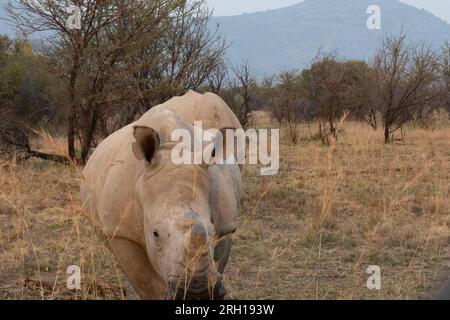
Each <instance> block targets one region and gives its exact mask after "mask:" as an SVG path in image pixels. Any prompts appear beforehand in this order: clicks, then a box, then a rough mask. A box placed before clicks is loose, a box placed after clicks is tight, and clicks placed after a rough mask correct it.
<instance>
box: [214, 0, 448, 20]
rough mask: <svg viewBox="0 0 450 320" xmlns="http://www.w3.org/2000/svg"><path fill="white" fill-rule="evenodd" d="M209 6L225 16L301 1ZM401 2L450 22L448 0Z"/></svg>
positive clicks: (237, 0)
mask: <svg viewBox="0 0 450 320" xmlns="http://www.w3.org/2000/svg"><path fill="white" fill-rule="evenodd" d="M207 1H208V3H209V5H210V7H211V8H214V15H216V16H227V15H235V14H241V13H244V12H246V13H250V12H256V11H265V10H267V9H275V8H281V7H287V6H290V5H292V4H296V3H299V2H302V0H207ZM400 1H401V2H404V3H407V4H410V5H413V6H415V7H418V8H424V9H426V10H428V11H430V12H432V13H433V14H434V15H436V16H438V17H440V18H442V19H444V20H446V21H447V22H449V23H450V1H449V0H400Z"/></svg>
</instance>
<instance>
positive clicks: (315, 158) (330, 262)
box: [0, 123, 450, 299]
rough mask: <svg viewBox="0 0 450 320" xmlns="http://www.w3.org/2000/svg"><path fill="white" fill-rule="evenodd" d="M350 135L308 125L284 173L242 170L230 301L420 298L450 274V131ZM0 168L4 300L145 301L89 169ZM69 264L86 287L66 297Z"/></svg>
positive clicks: (38, 164)
mask: <svg viewBox="0 0 450 320" xmlns="http://www.w3.org/2000/svg"><path fill="white" fill-rule="evenodd" d="M313 128H314V129H315V127H314V125H313ZM344 128H345V131H344V133H343V136H342V137H341V139H340V140H339V142H338V143H337V144H336V145H334V146H332V147H327V146H324V145H322V143H321V142H320V141H318V140H315V139H312V138H311V137H310V133H309V129H308V127H307V126H306V125H304V126H301V128H300V130H301V136H302V137H303V139H302V140H301V142H300V144H299V145H297V146H294V145H291V144H290V143H289V137H288V136H283V137H282V147H281V169H280V172H279V174H278V175H277V176H274V177H262V176H260V175H259V169H258V168H257V167H251V166H248V167H246V168H245V172H244V176H243V182H244V183H243V186H244V187H243V203H242V212H241V217H240V228H239V230H238V232H237V233H236V234H235V235H234V248H233V251H232V256H231V260H230V262H229V264H228V266H227V270H226V275H225V281H226V285H227V288H228V290H229V294H230V297H231V298H237V299H373V298H380V299H414V298H421V297H424V296H426V292H428V291H429V290H430V288H437V287H438V285H439V283H442V279H444V278H445V277H446V276H447V275H448V274H449V272H450V270H449V269H450V247H449V241H450V194H449V193H450V170H449V169H450V139H449V138H450V128H441V129H435V130H410V131H407V137H406V142H397V143H394V144H392V145H385V144H384V143H383V134H382V132H381V131H378V132H375V131H373V130H372V129H370V128H368V127H367V126H365V125H363V124H358V123H345V124H344ZM282 132H284V131H282ZM61 142H63V141H61ZM40 144H41V145H40V147H41V149H46V148H47V149H48V148H49V145H48V144H47V145H44V144H43V143H42V142H41V143H40ZM0 163H1V165H0V186H1V187H0V299H42V298H44V299H135V298H138V297H137V295H136V294H135V293H134V292H133V290H132V289H131V287H130V286H129V284H128V283H127V280H126V279H125V277H124V276H123V274H122V272H121V271H120V269H119V268H118V266H117V264H116V263H115V260H114V258H113V256H112V255H111V254H110V253H109V251H108V250H107V249H106V247H104V246H103V244H102V243H101V242H100V241H99V240H98V239H97V236H96V234H95V231H94V229H93V228H92V227H91V226H90V224H89V221H88V219H87V218H86V217H85V215H84V214H83V212H82V210H80V203H79V200H78V189H79V183H80V179H81V169H79V168H75V167H69V166H64V165H59V164H55V163H51V162H45V161H40V160H31V161H28V162H26V163H23V164H21V165H13V164H10V163H6V162H3V163H2V162H0ZM70 265H78V266H80V267H81V269H82V274H83V277H82V289H81V290H79V291H70V290H68V289H67V286H66V280H67V274H66V269H67V267H68V266H70ZM369 265H378V266H380V267H381V272H382V289H381V290H379V291H377V290H374V291H371V290H369V289H368V288H367V287H366V281H367V278H368V277H369V275H368V274H367V273H366V270H367V268H368V266H369Z"/></svg>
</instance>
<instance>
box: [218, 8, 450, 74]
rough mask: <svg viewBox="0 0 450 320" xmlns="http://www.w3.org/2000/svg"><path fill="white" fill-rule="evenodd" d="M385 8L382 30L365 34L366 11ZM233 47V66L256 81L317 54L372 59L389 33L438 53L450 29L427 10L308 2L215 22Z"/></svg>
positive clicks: (449, 37)
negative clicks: (246, 67) (245, 66)
mask: <svg viewBox="0 0 450 320" xmlns="http://www.w3.org/2000/svg"><path fill="white" fill-rule="evenodd" d="M369 5H378V6H380V8H381V22H382V30H369V29H368V28H367V23H366V21H367V19H368V17H369V14H367V12H366V11H367V8H368V7H369ZM217 24H219V25H220V32H221V33H222V34H223V35H224V36H225V38H226V39H227V41H228V42H229V43H231V47H230V49H229V59H230V60H231V62H233V63H239V62H241V61H242V60H248V62H249V63H250V65H251V66H252V67H253V68H254V71H255V72H256V73H257V75H258V76H262V75H264V74H267V73H275V72H279V71H280V70H283V69H291V68H303V67H305V66H307V65H308V64H309V63H310V62H311V61H312V59H313V58H314V57H315V55H316V54H317V52H318V50H319V49H321V50H322V51H330V50H336V52H337V53H339V55H340V56H342V57H346V58H358V59H369V58H370V57H371V56H372V55H373V53H374V51H375V49H376V48H377V47H378V46H379V43H380V40H381V39H382V38H383V36H384V35H385V34H386V33H391V34H394V35H395V34H399V33H400V31H401V29H402V27H403V30H405V31H406V32H407V33H408V38H409V40H411V41H414V42H417V41H422V40H426V41H428V42H430V44H432V46H433V47H435V48H438V47H439V46H440V45H441V44H442V42H443V41H444V40H449V41H450V25H449V24H448V23H446V22H445V21H443V20H441V19H439V18H437V17H435V16H434V15H432V14H431V13H429V12H428V11H425V10H420V9H417V8H415V7H411V6H409V5H406V4H403V3H401V2H399V1H397V0H305V1H304V2H302V3H299V4H297V5H294V6H291V7H288V8H283V9H276V10H269V11H265V12H258V13H252V14H243V15H239V16H230V17H214V18H213V20H212V21H211V28H214V27H215V26H216V25H217Z"/></svg>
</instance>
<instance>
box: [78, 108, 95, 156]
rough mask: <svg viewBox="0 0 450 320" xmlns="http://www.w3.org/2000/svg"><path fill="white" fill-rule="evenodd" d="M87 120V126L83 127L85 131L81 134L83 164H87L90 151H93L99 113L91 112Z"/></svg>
mask: <svg viewBox="0 0 450 320" xmlns="http://www.w3.org/2000/svg"><path fill="white" fill-rule="evenodd" d="M89 113H90V114H89V115H87V116H86V117H85V118H86V120H87V121H85V123H86V125H85V126H84V127H83V129H82V130H83V131H82V132H81V142H82V143H81V158H80V161H81V164H83V165H84V164H86V161H87V159H88V156H89V151H90V149H91V144H92V139H93V137H94V132H95V128H96V126H97V111H96V110H92V112H89Z"/></svg>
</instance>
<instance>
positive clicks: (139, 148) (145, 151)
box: [133, 126, 160, 162]
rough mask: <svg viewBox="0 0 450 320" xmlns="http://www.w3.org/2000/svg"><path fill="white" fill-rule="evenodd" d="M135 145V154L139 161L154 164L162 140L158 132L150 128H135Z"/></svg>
mask: <svg viewBox="0 0 450 320" xmlns="http://www.w3.org/2000/svg"><path fill="white" fill-rule="evenodd" d="M133 129H134V138H135V139H136V142H134V143H133V153H134V155H135V156H136V158H137V159H138V160H144V159H145V160H147V161H148V162H152V159H153V157H154V156H155V153H156V151H157V150H158V148H159V144H160V139H159V135H158V132H156V131H155V130H154V129H152V128H150V127H145V126H135V127H134V128H133Z"/></svg>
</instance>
